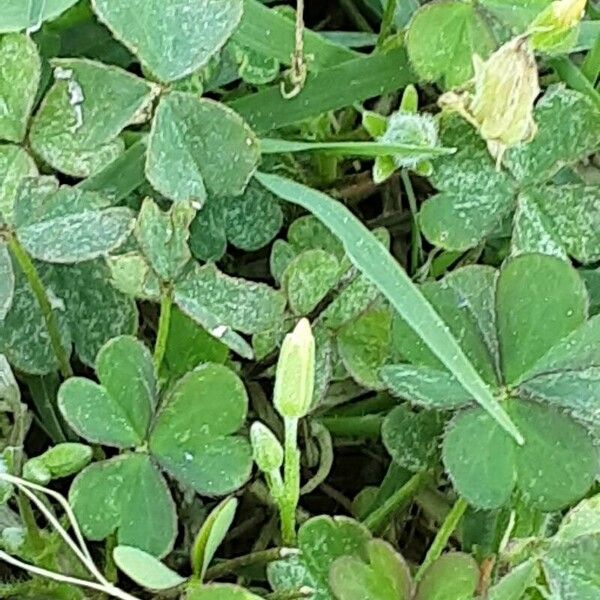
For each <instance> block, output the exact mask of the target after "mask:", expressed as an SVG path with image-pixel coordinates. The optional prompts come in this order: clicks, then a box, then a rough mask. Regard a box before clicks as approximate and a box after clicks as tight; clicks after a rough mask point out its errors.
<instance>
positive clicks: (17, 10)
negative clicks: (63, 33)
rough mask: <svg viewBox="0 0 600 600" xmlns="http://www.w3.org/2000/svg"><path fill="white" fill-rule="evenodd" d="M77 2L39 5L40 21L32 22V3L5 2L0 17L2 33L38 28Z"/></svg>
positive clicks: (57, 0)
mask: <svg viewBox="0 0 600 600" xmlns="http://www.w3.org/2000/svg"><path fill="white" fill-rule="evenodd" d="M76 2H77V0H46V1H45V2H42V3H38V4H39V5H40V6H41V12H40V13H39V14H38V15H36V16H37V17H38V19H39V22H38V21H35V22H33V23H32V22H31V21H30V7H29V5H30V3H29V2H23V0H4V2H3V6H2V15H0V33H4V32H5V31H21V30H23V29H28V28H29V27H33V28H36V27H37V26H38V25H39V24H40V23H41V22H42V21H48V20H51V19H55V18H56V17H58V16H59V15H60V14H61V13H63V12H64V11H65V10H67V8H69V7H70V6H73V4H75V3H76Z"/></svg>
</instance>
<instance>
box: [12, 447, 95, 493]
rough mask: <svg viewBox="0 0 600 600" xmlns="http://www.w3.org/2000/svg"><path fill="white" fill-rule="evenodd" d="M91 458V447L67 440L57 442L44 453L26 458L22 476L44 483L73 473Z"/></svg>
mask: <svg viewBox="0 0 600 600" xmlns="http://www.w3.org/2000/svg"><path fill="white" fill-rule="evenodd" d="M91 460H92V449H91V448H90V447H89V446H86V445H84V444H77V443H71V442H67V443H64V444H57V445H56V446H54V447H52V448H50V449H49V450H47V451H46V452H44V454H41V455H40V456H36V457H35V458H32V459H30V460H28V461H27V462H26V463H25V465H24V466H23V477H25V479H28V480H29V481H34V482H36V483H40V484H42V485H45V484H46V483H48V482H49V481H50V480H52V479H59V478H61V477H68V476H69V475H74V474H75V473H78V472H79V471H81V469H83V468H84V467H85V466H87V465H88V464H89V463H90V461H91Z"/></svg>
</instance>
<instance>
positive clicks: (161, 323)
mask: <svg viewBox="0 0 600 600" xmlns="http://www.w3.org/2000/svg"><path fill="white" fill-rule="evenodd" d="M172 308H173V293H172V291H171V288H170V287H168V286H165V288H164V289H163V292H162V297H161V300H160V317H159V319H158V332H157V333H156V344H155V346H154V368H155V369H156V373H157V374H158V373H159V372H160V367H161V365H162V362H163V359H164V357H165V352H166V350H167V339H168V337H169V328H170V326H171V309H172Z"/></svg>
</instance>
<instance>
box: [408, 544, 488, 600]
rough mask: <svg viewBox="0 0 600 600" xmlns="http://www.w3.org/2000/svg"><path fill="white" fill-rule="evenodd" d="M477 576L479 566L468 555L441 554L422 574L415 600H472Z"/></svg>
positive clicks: (477, 581)
mask: <svg viewBox="0 0 600 600" xmlns="http://www.w3.org/2000/svg"><path fill="white" fill-rule="evenodd" d="M479 576H480V573H479V566H478V565H477V563H476V562H475V559H473V558H472V557H471V556H469V555H468V554H463V553H461V552H450V553H448V554H443V555H442V556H440V558H438V559H437V560H436V561H435V562H434V563H433V564H432V565H431V566H430V567H429V568H428V569H427V570H426V571H425V573H424V574H423V578H422V579H421V581H420V583H419V587H418V588H417V595H416V596H415V600H472V598H473V596H474V595H475V591H476V589H477V584H478V583H479Z"/></svg>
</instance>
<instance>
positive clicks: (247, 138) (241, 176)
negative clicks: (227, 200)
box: [146, 0, 260, 207]
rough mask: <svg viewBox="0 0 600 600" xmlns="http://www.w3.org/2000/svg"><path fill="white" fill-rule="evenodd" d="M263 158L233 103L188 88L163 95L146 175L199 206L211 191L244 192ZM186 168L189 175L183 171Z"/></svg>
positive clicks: (156, 184) (155, 184)
mask: <svg viewBox="0 0 600 600" xmlns="http://www.w3.org/2000/svg"><path fill="white" fill-rule="evenodd" d="M228 1H229V0H228ZM259 158H260V150H259V146H258V141H257V139H256V138H255V136H254V133H253V132H252V130H251V129H250V128H249V127H248V125H246V123H245V122H244V121H243V119H242V118H241V117H240V116H239V115H238V114H236V113H235V112H233V110H231V109H230V108H227V107H226V106H224V105H223V104H219V103H218V102H215V101H214V100H208V99H205V98H204V99H199V98H197V97H196V96H194V95H192V94H186V93H183V92H171V93H170V94H168V95H166V96H163V98H162V99H161V101H160V104H159V105H158V108H157V110H156V114H155V116H154V121H153V123H152V131H151V133H150V140H149V144H148V158H147V162H146V175H147V177H148V180H149V181H150V183H151V184H152V186H153V187H154V188H155V189H156V190H158V191H159V192H160V193H161V194H163V195H164V196H167V198H170V199H171V200H175V201H177V200H189V201H193V202H195V203H197V204H198V207H200V206H201V205H202V204H203V203H204V201H205V200H206V194H207V192H208V193H209V194H213V195H216V196H239V195H240V194H242V192H243V191H244V189H245V187H246V185H247V184H248V181H249V180H250V177H251V176H252V173H253V172H254V170H255V169H256V166H257V165H258V160H259ZM182 171H184V172H185V173H186V177H185V178H181V177H180V176H179V173H181V172H182Z"/></svg>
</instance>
